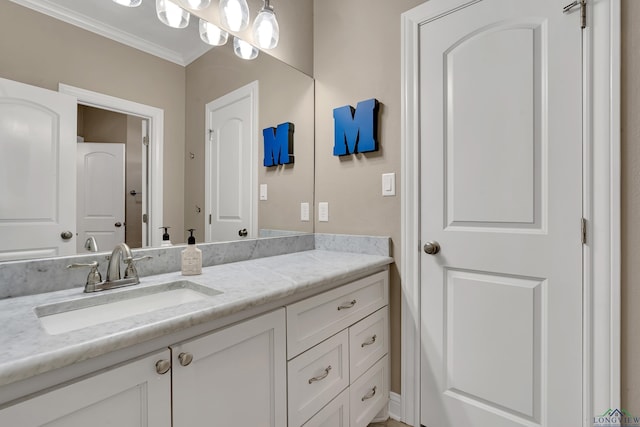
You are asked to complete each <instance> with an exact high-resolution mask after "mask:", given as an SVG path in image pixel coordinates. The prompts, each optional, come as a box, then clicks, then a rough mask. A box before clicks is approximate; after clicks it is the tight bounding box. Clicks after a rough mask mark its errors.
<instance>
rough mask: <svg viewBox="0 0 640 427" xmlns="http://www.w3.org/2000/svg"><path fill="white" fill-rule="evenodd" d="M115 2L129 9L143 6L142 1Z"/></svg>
mask: <svg viewBox="0 0 640 427" xmlns="http://www.w3.org/2000/svg"><path fill="white" fill-rule="evenodd" d="M113 2H114V3H118V4H120V5H122V6H127V7H138V6H140V5H141V4H142V0H113Z"/></svg>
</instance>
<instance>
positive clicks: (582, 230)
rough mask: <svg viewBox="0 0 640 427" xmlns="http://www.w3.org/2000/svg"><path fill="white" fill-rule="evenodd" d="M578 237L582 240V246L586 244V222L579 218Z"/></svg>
mask: <svg viewBox="0 0 640 427" xmlns="http://www.w3.org/2000/svg"><path fill="white" fill-rule="evenodd" d="M580 236H581V238H582V244H583V245H586V244H587V220H586V219H585V218H580Z"/></svg>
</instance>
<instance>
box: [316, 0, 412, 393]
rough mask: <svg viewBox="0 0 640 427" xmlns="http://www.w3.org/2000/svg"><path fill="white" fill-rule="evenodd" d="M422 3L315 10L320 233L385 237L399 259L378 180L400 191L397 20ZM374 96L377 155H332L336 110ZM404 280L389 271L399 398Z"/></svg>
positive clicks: (337, 3) (392, 210)
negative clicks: (325, 207) (391, 179)
mask: <svg viewBox="0 0 640 427" xmlns="http://www.w3.org/2000/svg"><path fill="white" fill-rule="evenodd" d="M420 3H422V0H395V1H380V0H378V1H371V0H350V1H343V0H321V1H316V2H315V9H314V14H315V15H314V19H315V23H314V77H315V78H316V171H317V172H316V195H315V196H316V203H318V202H329V222H326V223H325V222H317V223H316V231H317V232H319V233H324V232H332V233H334V232H335V233H351V234H371V235H388V236H391V238H392V240H393V248H394V249H393V256H394V257H395V259H396V263H397V264H399V261H400V253H399V249H398V248H399V247H400V196H399V195H398V196H396V197H382V195H381V174H383V173H386V172H395V173H396V192H397V194H399V191H400V108H401V105H400V14H401V13H402V12H404V11H406V10H409V9H411V8H412V7H414V6H416V5H418V4H420ZM370 98H376V99H378V101H379V102H380V120H379V121H380V131H379V139H380V151H379V152H378V153H376V154H367V155H357V156H348V157H346V158H338V157H334V156H333V109H334V108H336V107H341V106H343V105H353V106H354V107H355V105H356V103H357V102H358V101H362V100H365V99H370ZM400 305H401V293H400V277H399V274H398V268H397V265H394V266H392V269H391V389H392V391H394V392H396V393H399V392H400Z"/></svg>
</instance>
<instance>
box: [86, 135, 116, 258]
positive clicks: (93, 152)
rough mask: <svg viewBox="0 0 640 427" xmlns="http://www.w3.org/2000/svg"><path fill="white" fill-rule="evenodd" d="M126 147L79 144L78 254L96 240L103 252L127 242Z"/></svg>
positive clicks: (103, 143)
mask: <svg viewBox="0 0 640 427" xmlns="http://www.w3.org/2000/svg"><path fill="white" fill-rule="evenodd" d="M124 155H125V145H124V144H111V143H105V142H84V143H78V147H77V157H78V162H77V168H78V198H77V208H78V214H77V218H78V240H77V246H78V248H77V249H78V253H84V252H88V249H86V248H85V242H86V240H87V238H89V237H94V238H95V239H96V242H97V243H98V248H99V250H101V251H110V250H111V249H113V248H114V247H115V246H116V245H117V244H118V243H122V242H124V230H125V215H124V203H125V200H124V198H125V197H124V191H125V189H124Z"/></svg>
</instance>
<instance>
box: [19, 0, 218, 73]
mask: <svg viewBox="0 0 640 427" xmlns="http://www.w3.org/2000/svg"><path fill="white" fill-rule="evenodd" d="M11 1H13V2H14V3H18V4H20V5H22V6H25V7H28V8H30V9H33V10H36V11H38V12H42V13H45V14H47V15H49V16H52V17H54V18H56V19H60V20H61V21H64V22H67V23H69V24H72V25H76V26H78V27H80V28H83V29H85V30H88V31H91V32H94V33H96V34H100V35H102V36H104V37H108V38H110V39H112V40H115V41H117V42H120V43H123V44H126V45H128V46H131V47H134V48H136V49H139V50H142V51H144V52H147V53H150V54H152V55H155V56H158V57H160V58H163V59H166V60H167V61H171V62H174V63H176V64H180V65H182V66H186V65H188V64H190V63H191V62H192V61H194V60H195V59H197V58H199V57H200V56H201V55H202V54H204V53H205V52H207V51H208V50H209V49H211V48H212V47H211V46H209V45H207V44H205V43H203V42H202V41H201V40H200V35H199V32H198V17H196V16H193V15H192V16H191V20H190V22H189V26H188V27H187V28H184V29H180V30H179V29H175V28H170V27H167V26H166V25H164V24H163V23H162V22H160V21H159V20H158V18H157V16H156V2H155V0H142V4H141V5H140V6H138V7H133V8H130V7H124V6H120V5H118V4H116V3H114V2H113V1H111V0H11Z"/></svg>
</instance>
